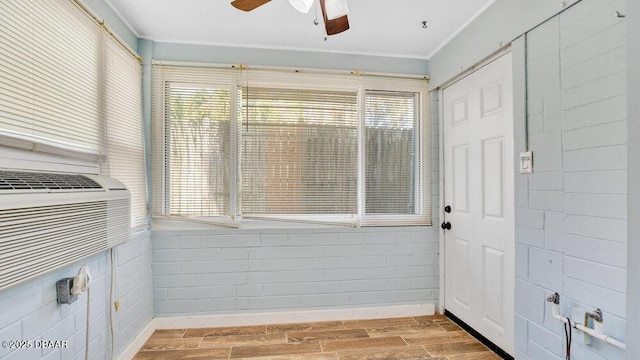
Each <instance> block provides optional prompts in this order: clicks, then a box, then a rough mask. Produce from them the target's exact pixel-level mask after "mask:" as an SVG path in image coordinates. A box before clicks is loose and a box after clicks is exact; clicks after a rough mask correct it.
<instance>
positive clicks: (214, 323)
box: [118, 304, 435, 360]
mask: <svg viewBox="0 0 640 360" xmlns="http://www.w3.org/2000/svg"><path fill="white" fill-rule="evenodd" d="M433 314H435V305H434V304H418V305H398V306H381V307H371V308H353V309H350V308H347V309H324V310H307V311H283V312H273V313H246V314H222V315H205V316H185V317H167V318H154V319H153V320H151V322H150V323H149V324H148V325H147V326H146V327H145V328H144V330H142V332H140V334H139V335H138V336H137V337H136V338H135V339H134V340H133V341H132V342H131V344H129V346H127V348H126V349H125V350H124V351H123V352H122V353H121V354H120V356H118V360H130V359H132V358H133V357H134V356H135V355H136V354H137V353H138V351H140V349H141V348H142V346H143V345H144V343H145V342H146V341H147V340H148V339H149V337H150V336H151V334H153V332H154V331H156V330H157V329H160V330H171V329H196V328H208V327H227V326H251V325H267V324H289V323H302V322H318V321H338V320H361V319H383V318H394V317H405V316H421V315H433Z"/></svg>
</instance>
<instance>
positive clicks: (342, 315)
mask: <svg viewBox="0 0 640 360" xmlns="http://www.w3.org/2000/svg"><path fill="white" fill-rule="evenodd" d="M434 313H435V305H434V304H418V305H398V306H385V307H372V308H353V309H349V308H345V309H324V310H305V311H286V312H273V313H246V314H221V315H206V316H188V317H170V318H155V319H154V321H155V323H156V328H157V329H162V330H171V329H196V328H207V327H228V326H250V325H268V324H290V323H304V322H319V321H338V320H362V319H383V318H394V317H405V316H421V315H433V314H434Z"/></svg>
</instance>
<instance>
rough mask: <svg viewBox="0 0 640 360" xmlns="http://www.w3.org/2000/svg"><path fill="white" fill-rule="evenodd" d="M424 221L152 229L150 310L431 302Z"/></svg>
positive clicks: (175, 312) (432, 269) (433, 238)
mask: <svg viewBox="0 0 640 360" xmlns="http://www.w3.org/2000/svg"><path fill="white" fill-rule="evenodd" d="M437 257H438V238H437V232H434V231H432V228H430V227H404V228H362V229H351V228H334V229H295V230H294V229H289V230H218V231H215V232H212V231H197V230H191V231H156V232H154V236H153V284H154V298H155V311H156V316H158V317H167V316H187V315H215V314H230V313H257V312H277V311H291V310H313V309H326V308H339V309H344V308H353V307H371V306H389V305H400V304H430V303H431V304H435V303H436V300H437V292H436V289H437V287H438V258H437Z"/></svg>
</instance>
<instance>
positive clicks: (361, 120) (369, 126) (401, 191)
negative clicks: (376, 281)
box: [153, 64, 430, 225]
mask: <svg viewBox="0 0 640 360" xmlns="http://www.w3.org/2000/svg"><path fill="white" fill-rule="evenodd" d="M426 96H427V95H426V84H425V83H424V81H420V80H407V79H383V78H376V79H374V80H373V81H369V80H368V79H364V80H363V79H362V78H361V77H356V76H346V75H326V74H322V75H320V74H317V75H310V74H305V75H300V74H288V73H284V72H268V71H254V70H252V71H251V72H250V73H249V72H248V71H247V70H242V71H241V70H221V69H214V68H195V67H181V66H168V65H161V64H156V65H155V66H154V92H153V110H154V114H153V119H154V125H153V139H154V151H153V153H154V164H155V165H160V166H155V169H156V170H155V171H154V179H156V180H154V184H156V185H155V186H156V188H155V190H154V201H153V203H154V213H155V214H156V215H162V216H165V215H168V216H182V217H205V218H208V217H227V218H234V219H237V218H241V217H244V218H277V219H284V220H291V221H298V220H303V221H320V222H326V223H348V224H356V225H377V224H385V225H402V224H428V223H429V220H430V213H429V206H427V204H428V199H427V198H426V194H428V190H429V189H427V188H426V186H425V184H428V183H429V182H428V179H427V175H425V174H428V171H425V170H426V167H427V164H426V161H425V160H426V159H428V158H429V154H428V152H427V149H428V146H427V139H428V134H427V133H426V128H425V126H424V123H425V121H424V119H423V116H424V114H426V113H427V111H426V109H425V104H426V103H427V101H426Z"/></svg>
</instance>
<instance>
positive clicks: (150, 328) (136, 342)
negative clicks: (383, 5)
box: [117, 319, 156, 360]
mask: <svg viewBox="0 0 640 360" xmlns="http://www.w3.org/2000/svg"><path fill="white" fill-rule="evenodd" d="M154 331H156V322H155V319H151V322H149V324H148V325H147V326H146V327H145V328H144V329H143V330H142V331H141V332H140V334H138V336H137V337H136V338H135V339H133V341H132V342H131V344H129V346H127V348H126V349H124V351H123V352H122V353H121V354H120V355H119V356H118V357H117V359H118V360H131V359H133V357H134V356H136V354H137V353H138V351H140V349H142V346H143V345H144V343H145V342H146V341H147V340H148V339H149V337H150V336H151V334H153V332H154Z"/></svg>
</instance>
